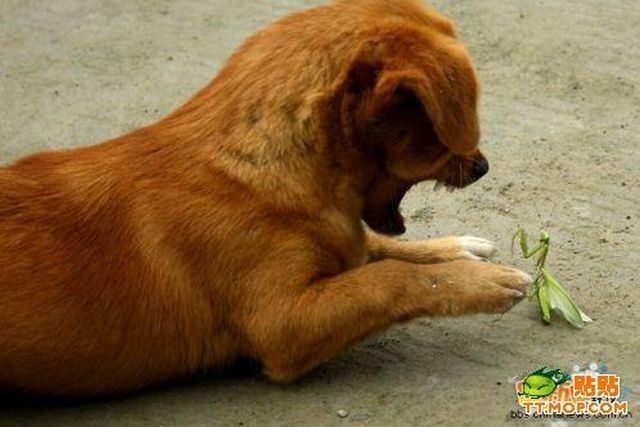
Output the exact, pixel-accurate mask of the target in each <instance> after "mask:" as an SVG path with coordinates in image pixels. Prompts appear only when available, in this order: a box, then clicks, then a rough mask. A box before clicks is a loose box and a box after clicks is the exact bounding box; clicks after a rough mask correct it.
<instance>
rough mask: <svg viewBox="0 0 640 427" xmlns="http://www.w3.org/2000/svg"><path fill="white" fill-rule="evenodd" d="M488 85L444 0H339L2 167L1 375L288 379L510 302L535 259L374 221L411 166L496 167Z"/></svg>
mask: <svg viewBox="0 0 640 427" xmlns="http://www.w3.org/2000/svg"><path fill="white" fill-rule="evenodd" d="M476 95H477V87H476V83H475V74H474V72H473V68H472V67H471V64H470V62H469V59H468V56H467V54H466V52H465V50H464V48H463V47H462V46H461V45H460V44H459V42H457V41H456V39H455V35H454V30H453V27H452V25H451V24H450V23H449V22H448V21H447V20H446V19H444V18H442V17H440V16H439V15H437V14H436V13H435V12H433V11H431V10H426V9H423V8H422V7H420V6H418V5H416V4H414V3H413V2H411V1H408V0H392V1H376V0H355V1H338V2H336V3H334V4H332V5H329V6H326V7H320V8H316V9H312V10H309V11H305V12H302V13H299V14H296V15H293V16H291V17H288V18H285V19H284V20H282V21H280V22H278V23H276V24H274V25H273V26H271V27H269V28H268V29H266V30H264V31H262V32H260V33H258V34H257V35H255V36H254V37H252V38H250V39H249V40H248V41H247V42H246V43H245V44H244V45H243V46H242V47H241V48H240V49H239V50H238V52H237V53H236V54H235V55H234V56H233V57H232V58H231V59H230V61H229V63H228V65H227V66H226V67H225V68H224V69H223V70H222V72H221V73H220V74H219V75H218V76H217V77H216V79H214V81H213V82H212V83H211V84H210V85H209V86H208V87H206V88H205V89H203V90H202V91H201V92H200V93H199V94H197V95H196V96H195V97H194V98H193V99H192V100H190V101H189V102H188V103H187V104H186V105H185V106H183V107H182V108H180V109H179V110H177V111H176V112H175V113H173V114H171V115H170V116H169V117H167V118H165V119H163V120H162V121H160V122H159V123H157V124H154V125H152V126H150V127H147V128H144V129H141V130H139V131H136V132H133V133H132V134H129V135H126V136H123V137H121V138H118V139H115V140H113V141H109V142H106V143H104V144H101V145H98V146H93V147H88V148H81V149H76V150H71V151H64V152H53V153H43V154H38V155H34V156H31V157H28V158H26V159H23V160H21V161H18V162H17V163H16V164H15V165H13V166H10V167H7V168H4V169H0V387H10V388H14V389H19V390H23V391H28V392H33V393H41V394H75V395H82V394H107V393H117V392H124V391H129V390H132V389H136V388H139V387H142V386H145V385H148V384H152V383H157V382H160V381H163V380H166V379H169V378H174V377H180V376H185V375H188V374H190V373H193V372H195V371H198V370H202V369H208V368H213V367H216V366H221V365H224V364H226V363H229V362H232V361H233V360H235V359H237V358H238V357H250V358H255V359H257V360H259V361H260V362H261V363H262V365H263V366H264V371H265V373H266V374H267V375H268V376H269V377H271V378H273V379H275V380H278V381H288V380H292V379H295V378H296V377H298V376H299V375H301V374H303V373H304V372H306V371H308V370H309V369H312V368H313V367H314V366H316V365H318V364H319V363H321V362H322V361H324V360H326V359H328V358H330V357H331V356H333V355H335V354H336V353H338V352H339V351H340V350H342V349H344V348H345V347H346V346H348V345H350V344H352V343H354V342H357V341H358V340H360V339H362V338H364V337H366V336H368V335H371V334H373V333H375V332H377V331H380V330H382V329H384V328H386V327H388V326H390V325H392V324H393V323H395V322H398V321H404V320H408V319H411V318H414V317H416V316H424V315H429V316H438V315H450V314H454V315H455V314H464V313H476V312H501V311H504V310H507V309H508V308H510V307H511V306H512V305H513V303H515V302H516V301H517V300H518V299H519V298H520V297H521V296H522V290H523V288H524V286H525V285H526V284H527V282H528V280H529V279H528V278H527V277H526V276H525V275H524V274H522V273H520V272H518V271H516V270H513V269H509V268H506V267H501V266H498V265H495V264H491V263H486V262H477V259H479V258H483V257H486V256H488V255H489V254H490V252H491V251H492V247H491V245H490V244H488V243H487V242H486V241H484V240H481V239H475V238H455V237H452V238H444V239H438V240H428V241H423V242H400V241H396V240H393V239H391V238H390V237H385V236H383V235H380V234H376V233H375V232H373V231H371V232H369V231H365V229H364V227H363V225H362V219H364V220H365V221H366V222H367V223H368V224H369V225H370V226H371V228H372V229H373V230H377V231H381V232H384V233H398V232H402V231H403V225H402V220H401V217H400V216H399V213H398V211H397V208H398V205H399V203H400V200H401V199H402V196H403V195H404V193H405V192H406V191H407V189H408V188H409V187H410V186H411V185H412V184H414V183H416V182H419V181H421V180H424V179H435V180H438V181H440V182H445V183H447V184H449V185H454V186H464V185H466V184H468V183H470V182H472V181H473V180H475V179H477V178H479V176H481V175H482V174H484V172H486V161H485V160H484V158H483V157H482V155H481V154H480V153H479V151H477V144H478V126H477V118H476V111H475V108H476V106H475V102H476ZM416 144H417V145H416ZM465 258H466V259H467V260H465Z"/></svg>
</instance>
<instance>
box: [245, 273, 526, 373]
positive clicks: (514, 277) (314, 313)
mask: <svg viewBox="0 0 640 427" xmlns="http://www.w3.org/2000/svg"><path fill="white" fill-rule="evenodd" d="M529 283H531V278H530V277H529V276H528V275H526V274H525V273H522V272H520V271H518V270H514V269H512V268H508V267H503V266H499V265H496V264H491V263H481V262H474V261H454V262H449V263H442V264H432V265H420V264H413V263H408V262H403V261H397V260H384V261H380V262H375V263H370V264H366V265H364V266H362V267H359V268H356V269H353V270H349V271H347V272H344V273H342V274H339V275H337V276H334V277H331V278H327V279H321V280H319V281H317V282H314V283H312V284H310V285H308V286H305V287H303V288H297V287H294V286H291V287H286V289H282V290H280V291H278V292H279V293H278V294H272V295H270V296H269V297H268V298H267V299H266V300H265V299H261V300H260V301H261V303H260V305H259V306H257V305H256V306H254V307H253V308H252V310H251V315H250V316H249V317H248V318H247V323H246V324H245V325H244V326H245V328H246V329H245V330H246V331H247V332H248V334H247V337H248V339H249V344H250V348H251V349H252V350H251V352H252V353H253V356H254V357H256V358H258V359H259V360H261V361H262V363H263V366H264V372H265V373H266V375H268V376H269V377H270V378H272V379H274V380H276V381H290V380H293V379H295V378H297V377H298V376H300V375H301V374H303V373H305V372H306V371H308V370H310V369H312V368H313V367H315V366H317V365H318V364H319V363H321V362H323V361H325V360H327V359H329V358H330V357H332V356H334V355H335V354H337V353H338V352H340V351H341V350H343V349H344V348H345V347H347V346H348V345H350V344H353V343H355V342H357V341H359V340H361V339H363V338H365V337H367V336H369V335H371V334H373V333H376V332H378V331H381V330H382V329H385V328H387V327H388V326H390V325H392V324H393V323H395V322H399V321H406V320H409V319H411V318H414V317H418V316H445V315H462V314H469V313H479V312H484V313H502V312H505V311H507V310H509V309H510V308H511V307H512V306H513V305H514V304H515V303H516V302H517V301H518V300H520V299H521V298H522V297H523V295H524V291H525V288H526V286H527V285H528V284H529ZM296 289H297V290H298V291H297V292H296ZM285 291H286V292H285Z"/></svg>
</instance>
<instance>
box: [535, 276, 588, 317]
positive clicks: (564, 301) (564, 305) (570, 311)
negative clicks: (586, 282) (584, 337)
mask: <svg viewBox="0 0 640 427" xmlns="http://www.w3.org/2000/svg"><path fill="white" fill-rule="evenodd" d="M542 274H543V276H544V285H543V286H542V287H541V288H540V289H542V288H546V289H547V292H548V296H549V304H550V305H551V308H552V309H554V310H557V311H559V312H560V313H561V314H562V315H563V316H564V318H565V319H567V321H568V322H569V323H570V324H571V325H573V326H575V327H576V328H582V327H583V326H584V325H585V323H590V322H593V320H592V319H591V318H590V317H589V316H587V315H586V314H585V313H584V312H583V311H582V310H580V309H579V308H578V306H577V305H576V304H575V303H574V302H573V300H572V299H571V297H570V296H569V293H568V292H567V291H566V289H564V287H563V286H562V285H561V284H560V283H559V282H558V281H557V280H556V279H555V278H554V277H553V275H551V273H549V272H548V271H547V270H545V269H543V270H542Z"/></svg>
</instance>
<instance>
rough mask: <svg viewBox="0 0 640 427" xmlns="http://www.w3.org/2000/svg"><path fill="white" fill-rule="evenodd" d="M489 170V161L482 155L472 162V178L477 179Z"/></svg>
mask: <svg viewBox="0 0 640 427" xmlns="http://www.w3.org/2000/svg"><path fill="white" fill-rule="evenodd" d="M487 172H489V162H488V161H487V159H485V158H484V157H483V158H481V159H477V160H475V161H474V162H473V178H474V180H475V181H477V180H479V179H480V178H482V177H483V176H485V175H486V174H487Z"/></svg>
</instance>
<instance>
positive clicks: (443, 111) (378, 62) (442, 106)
mask: <svg viewBox="0 0 640 427" xmlns="http://www.w3.org/2000/svg"><path fill="white" fill-rule="evenodd" d="M435 53H437V52H435ZM435 53H434V54H433V55H431V56H425V57H423V58H420V59H421V61H419V62H420V66H417V65H416V63H415V62H414V61H408V60H404V61H402V60H398V59H395V60H393V58H392V57H387V58H385V57H384V56H383V55H381V54H377V53H376V51H375V50H373V53H372V50H367V51H365V52H361V53H360V54H359V55H357V56H356V57H355V58H354V60H353V61H352V62H351V63H350V64H349V67H348V71H347V73H346V75H345V76H344V79H345V80H344V86H343V89H344V90H345V91H344V93H345V96H344V98H343V102H342V108H341V116H342V120H343V123H345V121H346V122H349V124H350V125H351V126H349V127H350V128H352V129H358V128H362V127H363V126H366V123H367V121H370V120H380V119H381V118H383V117H381V115H383V114H384V112H385V111H387V112H388V111H389V109H393V108H394V106H396V105H399V106H402V104H403V102H405V101H408V102H410V103H415V101H416V100H417V101H418V103H419V104H420V105H421V106H422V109H423V110H424V114H425V115H426V117H425V119H426V120H429V121H430V122H431V124H432V126H433V129H434V131H435V133H436V135H437V136H438V138H439V140H440V142H441V143H442V144H443V145H444V146H446V147H447V148H448V149H449V150H451V151H452V152H454V153H456V154H467V153H469V152H472V151H474V150H475V149H476V147H477V145H478V141H479V137H480V131H479V125H478V114H477V96H478V86H477V80H476V76H475V71H474V69H473V67H472V66H471V63H470V61H469V59H468V57H467V56H466V54H462V55H460V54H459V55H451V54H442V52H440V55H436V54H435ZM396 58H397V57H396Z"/></svg>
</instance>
